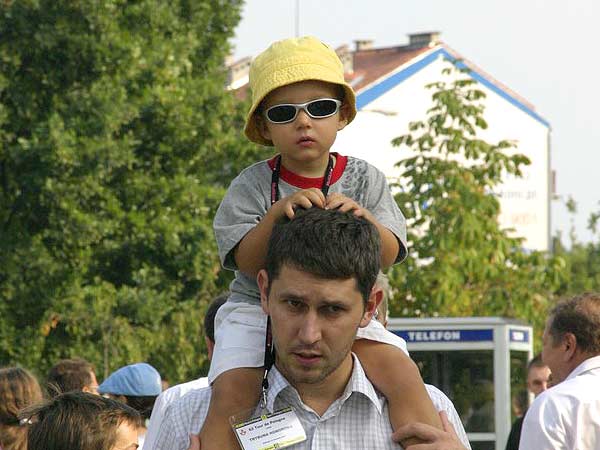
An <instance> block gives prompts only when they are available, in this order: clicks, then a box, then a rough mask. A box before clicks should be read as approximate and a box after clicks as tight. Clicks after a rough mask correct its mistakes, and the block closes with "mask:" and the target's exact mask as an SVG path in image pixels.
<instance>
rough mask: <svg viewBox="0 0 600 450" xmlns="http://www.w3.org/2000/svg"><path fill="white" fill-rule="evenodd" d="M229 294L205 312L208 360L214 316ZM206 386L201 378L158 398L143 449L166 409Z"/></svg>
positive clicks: (150, 442)
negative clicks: (190, 392) (192, 391)
mask: <svg viewBox="0 0 600 450" xmlns="http://www.w3.org/2000/svg"><path fill="white" fill-rule="evenodd" d="M228 296H229V293H224V294H221V295H219V296H218V297H216V298H215V299H214V300H213V301H212V302H211V303H210V305H208V309H207V310H206V314H205V316H204V342H205V343H206V353H207V357H208V360H209V361H210V359H211V358H212V354H213V349H214V348H215V316H216V314H217V311H218V310H219V308H220V307H221V305H223V303H225V302H226V301H227V297H228ZM207 386H208V378H206V377H202V378H198V379H196V380H193V381H189V382H187V383H183V384H178V385H176V386H173V387H172V388H169V389H167V390H166V391H164V392H163V393H162V394H160V395H159V396H158V398H157V399H156V402H155V403H154V408H153V409H152V416H151V417H150V422H149V423H148V431H147V433H146V439H145V441H144V448H146V449H151V448H152V446H153V445H154V442H155V441H156V438H157V437H158V430H159V428H160V425H161V423H162V421H163V418H164V415H165V411H166V410H167V407H168V406H169V405H170V404H171V403H172V402H173V401H175V400H177V399H179V398H181V397H183V396H184V395H185V394H186V393H188V392H189V391H191V390H193V389H200V388H204V387H207Z"/></svg>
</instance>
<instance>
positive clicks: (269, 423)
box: [232, 407, 306, 450]
mask: <svg viewBox="0 0 600 450" xmlns="http://www.w3.org/2000/svg"><path fill="white" fill-rule="evenodd" d="M232 427H233V431H235V435H236V437H237V439H238V441H239V443H240V445H241V446H242V448H243V449H244V450H273V449H279V448H286V447H289V446H290V445H294V444H297V443H299V442H303V441H305V440H306V432H305V431H304V428H303V427H302V424H301V423H300V419H298V416H297V415H296V412H295V411H294V408H292V407H288V408H284V409H280V410H279V411H275V412H273V413H270V414H263V415H261V416H258V417H254V418H252V419H249V420H246V421H243V422H236V423H232Z"/></svg>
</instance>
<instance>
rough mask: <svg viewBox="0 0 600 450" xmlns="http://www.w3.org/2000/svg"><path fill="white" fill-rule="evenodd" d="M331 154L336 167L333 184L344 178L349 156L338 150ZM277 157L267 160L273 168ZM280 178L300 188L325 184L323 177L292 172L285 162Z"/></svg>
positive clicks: (332, 177)
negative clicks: (311, 176)
mask: <svg viewBox="0 0 600 450" xmlns="http://www.w3.org/2000/svg"><path fill="white" fill-rule="evenodd" d="M330 155H332V156H333V157H334V158H335V167H334V168H333V172H332V174H331V184H334V183H336V182H337V181H338V180H339V179H340V178H342V175H343V173H344V169H345V168H346V164H347V163H348V157H347V156H343V155H340V154H339V153H337V152H331V153H330ZM276 158H277V155H275V156H274V157H273V158H271V159H270V160H269V161H267V164H269V167H270V168H271V170H273V169H274V168H275V159H276ZM279 179H281V180H283V181H285V182H286V183H288V184H291V185H292V186H295V187H297V188H300V189H309V188H317V189H321V186H323V177H318V178H309V177H303V176H302V175H298V174H296V173H294V172H292V171H291V170H287V169H286V168H285V166H284V165H283V164H282V165H281V173H280V174H279Z"/></svg>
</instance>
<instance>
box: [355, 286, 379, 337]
mask: <svg viewBox="0 0 600 450" xmlns="http://www.w3.org/2000/svg"><path fill="white" fill-rule="evenodd" d="M382 299H383V289H381V288H380V287H379V286H373V289H371V293H370V294H369V298H368V299H367V303H366V305H365V312H364V313H363V316H362V319H361V321H360V325H359V326H360V327H361V328H364V327H366V326H367V325H369V322H370V321H371V319H372V318H373V316H374V315H375V311H377V307H378V306H379V304H380V303H381V300H382Z"/></svg>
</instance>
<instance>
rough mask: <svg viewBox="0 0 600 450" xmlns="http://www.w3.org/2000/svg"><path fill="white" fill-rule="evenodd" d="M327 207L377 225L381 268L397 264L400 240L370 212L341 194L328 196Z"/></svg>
mask: <svg viewBox="0 0 600 450" xmlns="http://www.w3.org/2000/svg"><path fill="white" fill-rule="evenodd" d="M325 207H326V208H327V209H336V208H337V209H339V210H340V211H343V212H348V211H354V215H355V216H357V217H364V218H365V219H367V220H368V221H369V222H371V223H372V224H373V225H375V228H377V231H379V236H380V237H381V268H382V269H386V268H388V267H390V266H391V265H392V264H394V263H395V262H396V258H397V257H398V252H399V251H400V244H398V238H396V236H395V235H394V233H392V232H391V231H390V230H388V229H387V228H386V227H384V226H383V225H382V224H380V223H379V222H378V221H377V219H376V218H375V216H374V215H373V214H372V213H371V212H370V211H369V210H367V209H365V208H363V207H361V206H360V205H359V204H358V203H357V202H356V201H354V200H352V199H351V198H348V197H346V196H345V195H343V194H340V193H335V194H330V195H328V196H327V203H326V205H325Z"/></svg>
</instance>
